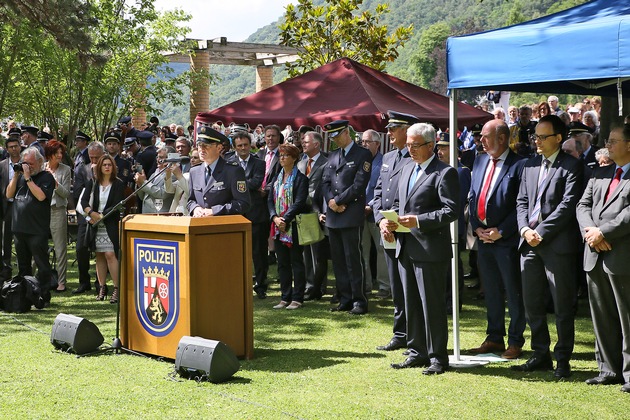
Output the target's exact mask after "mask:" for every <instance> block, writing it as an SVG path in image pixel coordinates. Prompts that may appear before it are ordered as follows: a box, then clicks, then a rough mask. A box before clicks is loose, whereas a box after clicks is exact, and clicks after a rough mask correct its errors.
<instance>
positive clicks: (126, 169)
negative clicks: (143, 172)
mask: <svg viewBox="0 0 630 420" xmlns="http://www.w3.org/2000/svg"><path fill="white" fill-rule="evenodd" d="M114 160H115V161H116V169H117V170H118V178H120V180H121V181H122V182H123V183H124V184H125V186H129V185H132V184H133V183H134V180H133V175H134V173H133V171H132V169H131V162H129V160H127V159H125V158H124V157H122V156H120V155H119V154H118V155H116V157H115V158H114Z"/></svg>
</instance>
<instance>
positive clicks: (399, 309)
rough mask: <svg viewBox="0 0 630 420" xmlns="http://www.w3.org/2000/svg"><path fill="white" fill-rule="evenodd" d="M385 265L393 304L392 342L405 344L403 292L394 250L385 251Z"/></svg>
mask: <svg viewBox="0 0 630 420" xmlns="http://www.w3.org/2000/svg"><path fill="white" fill-rule="evenodd" d="M385 264H386V265H387V273H388V274H389V285H390V288H391V291H392V301H393V302H394V329H393V331H394V338H393V339H394V340H396V341H401V342H403V343H407V318H406V316H407V315H406V314H405V292H404V289H403V285H402V281H401V280H400V271H398V259H397V258H396V250H395V249H386V250H385Z"/></svg>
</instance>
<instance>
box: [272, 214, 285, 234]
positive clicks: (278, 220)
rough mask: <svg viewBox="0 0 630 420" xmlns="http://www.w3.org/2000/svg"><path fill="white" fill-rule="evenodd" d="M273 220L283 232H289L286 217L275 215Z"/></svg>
mask: <svg viewBox="0 0 630 420" xmlns="http://www.w3.org/2000/svg"><path fill="white" fill-rule="evenodd" d="M273 222H274V223H275V224H276V226H277V227H278V229H279V230H280V232H282V233H286V232H287V224H286V222H285V221H284V217H280V216H275V217H274V218H273Z"/></svg>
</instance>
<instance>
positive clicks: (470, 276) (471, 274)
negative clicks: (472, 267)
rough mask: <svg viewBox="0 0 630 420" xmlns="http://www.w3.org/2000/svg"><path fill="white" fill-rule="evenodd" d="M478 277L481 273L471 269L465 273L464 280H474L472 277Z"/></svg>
mask: <svg viewBox="0 0 630 420" xmlns="http://www.w3.org/2000/svg"><path fill="white" fill-rule="evenodd" d="M477 277H479V274H477V273H476V272H475V271H471V272H470V273H466V274H464V280H472V279H476V278H477ZM469 287H470V286H469Z"/></svg>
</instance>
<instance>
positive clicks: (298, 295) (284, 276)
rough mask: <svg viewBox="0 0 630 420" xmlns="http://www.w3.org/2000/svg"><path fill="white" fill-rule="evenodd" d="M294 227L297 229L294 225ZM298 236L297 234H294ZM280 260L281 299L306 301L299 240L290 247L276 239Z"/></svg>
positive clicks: (278, 260) (277, 254)
mask: <svg viewBox="0 0 630 420" xmlns="http://www.w3.org/2000/svg"><path fill="white" fill-rule="evenodd" d="M293 229H296V228H295V227H293ZM294 238H297V235H294ZM274 243H275V245H276V257H277V262H278V277H279V278H280V293H281V296H282V297H281V299H282V300H283V301H285V302H292V301H295V302H300V303H302V302H304V289H305V288H306V277H305V274H304V260H303V259H302V248H303V247H302V245H299V244H298V243H297V241H294V243H293V244H292V245H291V247H288V246H287V245H285V244H284V242H282V241H280V240H279V239H274Z"/></svg>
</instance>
